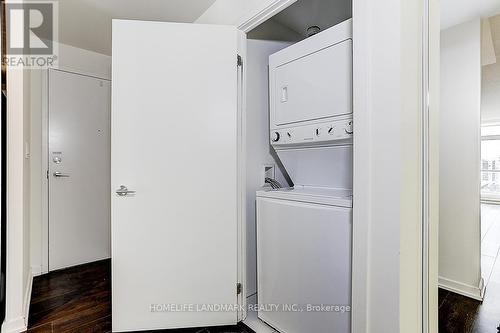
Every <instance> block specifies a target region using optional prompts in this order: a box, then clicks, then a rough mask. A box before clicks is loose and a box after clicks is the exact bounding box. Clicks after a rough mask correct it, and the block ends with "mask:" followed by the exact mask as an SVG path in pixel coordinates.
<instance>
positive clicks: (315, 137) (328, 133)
mask: <svg viewBox="0 0 500 333" xmlns="http://www.w3.org/2000/svg"><path fill="white" fill-rule="evenodd" d="M353 133H354V130H353V122H352V119H344V120H337V121H328V122H324V123H319V124H312V125H306V126H304V125H302V126H297V127H288V128H280V129H277V130H271V132H270V140H271V144H272V145H273V146H274V147H275V148H279V147H286V146H289V145H316V144H327V143H331V142H332V141H340V140H343V141H345V140H350V139H352V136H353Z"/></svg>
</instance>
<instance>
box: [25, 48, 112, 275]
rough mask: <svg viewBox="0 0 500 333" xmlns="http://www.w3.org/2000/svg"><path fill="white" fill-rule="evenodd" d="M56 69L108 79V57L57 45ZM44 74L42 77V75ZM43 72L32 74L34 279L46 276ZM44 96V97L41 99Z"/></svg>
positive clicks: (31, 216) (38, 71) (32, 255)
mask: <svg viewBox="0 0 500 333" xmlns="http://www.w3.org/2000/svg"><path fill="white" fill-rule="evenodd" d="M58 69H61V70H64V71H70V72H73V73H78V74H84V75H90V76H94V77H99V78H103V79H108V80H110V79H111V57H110V56H106V55H103V54H99V53H95V52H92V51H88V50H83V49H79V48H76V47H73V46H69V45H65V44H59V60H58ZM44 72H45V73H44ZM46 74H47V73H46V70H34V71H32V75H31V122H30V132H31V170H30V173H31V196H30V197H31V199H30V207H31V214H30V220H31V235H30V243H31V254H30V256H31V266H32V270H33V273H34V274H35V275H37V274H40V273H46V272H47V271H48V267H47V260H48V259H47V256H48V252H47V247H48V244H47V235H48V234H47V228H48V226H47V225H46V223H47V220H46V219H45V220H44V214H46V212H47V211H46V209H44V207H43V205H44V204H45V203H44V201H43V198H44V195H45V191H46V188H45V187H44V185H46V184H45V180H44V177H45V173H44V168H43V167H42V165H43V160H44V159H43V150H42V147H43V142H44V140H45V138H43V133H42V128H43V126H42V125H43V122H46V121H47V119H45V118H44V117H46V115H44V112H43V109H44V106H43V103H46V102H47V97H46V94H47V91H46V89H47V86H46V80H47V75H46ZM44 95H45V96H44Z"/></svg>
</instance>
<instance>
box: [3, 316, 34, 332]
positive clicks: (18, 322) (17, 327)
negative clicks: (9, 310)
mask: <svg viewBox="0 0 500 333" xmlns="http://www.w3.org/2000/svg"><path fill="white" fill-rule="evenodd" d="M27 329H28V325H26V321H25V319H24V317H18V318H16V319H12V320H10V321H4V322H3V324H2V333H20V332H24V331H26V330H27Z"/></svg>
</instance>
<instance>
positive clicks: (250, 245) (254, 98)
mask: <svg viewBox="0 0 500 333" xmlns="http://www.w3.org/2000/svg"><path fill="white" fill-rule="evenodd" d="M288 45H290V44H289V43H284V42H271V41H257V40H249V41H248V42H247V55H246V74H247V80H246V84H247V102H246V103H247V107H246V116H247V117H246V140H247V156H246V161H247V163H246V169H247V170H246V171H247V182H246V191H247V195H246V198H247V209H246V212H247V215H246V222H247V239H246V242H247V288H246V291H247V296H251V295H254V294H255V293H256V292H257V256H256V252H257V243H256V233H255V231H256V221H255V191H257V190H260V189H262V188H263V187H262V182H263V172H262V169H263V166H264V165H266V164H270V165H275V166H276V167H275V170H276V179H277V180H278V181H279V182H280V183H281V185H283V186H287V182H286V181H285V178H284V177H283V174H282V173H281V171H280V169H279V168H278V165H276V161H275V160H274V158H273V156H272V155H271V154H270V152H271V150H272V148H271V146H270V144H269V130H268V129H269V98H268V96H269V87H268V82H269V80H268V64H269V55H270V54H272V53H275V52H277V51H279V50H281V49H283V48H284V47H286V46H288Z"/></svg>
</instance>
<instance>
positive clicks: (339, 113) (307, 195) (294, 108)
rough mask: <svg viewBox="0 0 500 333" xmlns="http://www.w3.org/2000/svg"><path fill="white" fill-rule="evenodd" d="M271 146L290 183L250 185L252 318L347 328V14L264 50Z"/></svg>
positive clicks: (301, 327)
mask: <svg viewBox="0 0 500 333" xmlns="http://www.w3.org/2000/svg"><path fill="white" fill-rule="evenodd" d="M269 89H270V94H269V96H270V117H269V118H270V119H269V127H270V137H271V145H272V147H273V148H274V150H275V151H276V153H277V156H278V157H279V159H280V161H281V164H282V165H283V167H284V168H285V169H286V172H287V173H288V175H289V177H290V179H291V180H292V181H293V184H294V186H293V187H292V188H283V189H274V190H263V191H258V192H257V272H258V273H257V274H258V277H257V281H258V283H257V285H258V297H259V304H260V305H272V306H274V308H273V309H275V310H274V311H265V310H266V307H264V306H261V307H259V313H258V316H259V318H260V319H261V320H263V321H265V322H266V323H267V324H269V325H270V326H272V327H273V328H275V329H276V330H278V331H280V332H282V333H304V332H317V333H330V332H336V333H344V332H345V333H348V332H350V304H351V248H352V236H351V235H352V178H353V175H352V173H353V156H352V155H353V122H352V21H351V20H347V21H344V22H342V23H340V24H338V25H336V26H334V27H332V28H329V29H327V30H325V31H323V32H321V33H319V34H316V35H314V36H311V37H309V38H307V39H305V40H303V41H301V42H298V43H296V44H293V45H291V46H289V47H287V48H285V49H283V50H281V51H279V52H277V53H275V54H273V55H271V56H270V57H269Z"/></svg>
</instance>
